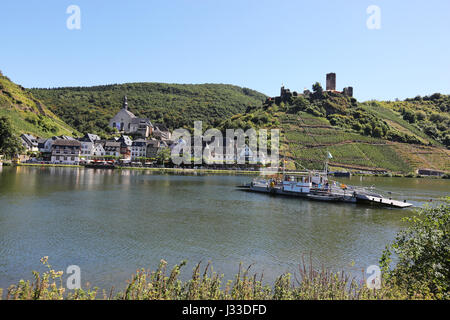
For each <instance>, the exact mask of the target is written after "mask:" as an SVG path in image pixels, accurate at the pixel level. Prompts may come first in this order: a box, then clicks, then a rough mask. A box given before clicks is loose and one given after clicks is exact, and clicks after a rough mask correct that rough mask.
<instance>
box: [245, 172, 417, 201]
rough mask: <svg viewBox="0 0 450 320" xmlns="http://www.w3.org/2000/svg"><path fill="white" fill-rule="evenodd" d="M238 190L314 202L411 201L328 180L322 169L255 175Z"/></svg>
mask: <svg viewBox="0 0 450 320" xmlns="http://www.w3.org/2000/svg"><path fill="white" fill-rule="evenodd" d="M238 188H239V189H242V190H246V191H251V192H260V193H270V194H275V195H285V196H294V197H300V198H306V199H310V200H315V201H328V202H347V203H366V204H367V203H369V204H375V205H381V206H388V207H395V208H407V207H410V206H412V204H411V203H408V202H406V200H404V201H399V200H394V199H392V198H390V197H386V196H383V195H382V194H381V193H376V192H374V191H373V190H371V189H373V188H364V187H357V186H349V185H346V184H343V183H339V182H337V181H334V180H330V179H328V175H327V173H325V172H316V171H309V172H296V173H284V174H282V175H280V176H274V177H271V178H269V179H262V178H256V179H254V180H253V181H252V182H251V183H249V184H247V185H243V186H238Z"/></svg>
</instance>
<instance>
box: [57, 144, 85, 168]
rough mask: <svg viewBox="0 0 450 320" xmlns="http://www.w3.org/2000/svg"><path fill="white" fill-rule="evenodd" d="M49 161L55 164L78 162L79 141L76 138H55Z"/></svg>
mask: <svg viewBox="0 0 450 320" xmlns="http://www.w3.org/2000/svg"><path fill="white" fill-rule="evenodd" d="M51 150H52V151H51V152H52V155H51V162H52V163H57V164H79V163H80V151H81V143H80V142H79V141H77V140H64V139H58V140H55V141H54V142H53V144H52V147H51Z"/></svg>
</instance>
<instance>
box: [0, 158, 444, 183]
mask: <svg viewBox="0 0 450 320" xmlns="http://www.w3.org/2000/svg"><path fill="white" fill-rule="evenodd" d="M3 165H4V166H19V167H20V166H23V167H61V168H85V167H84V166H83V165H66V164H52V163H42V164H41V163H18V164H12V163H8V162H4V163H3ZM115 170H138V171H152V172H161V173H180V174H189V173H205V174H207V173H209V174H234V175H258V172H259V171H257V170H241V169H207V168H203V169H201V168H196V169H192V168H154V167H153V168H151V167H121V166H117V167H116V168H115ZM296 172H297V171H288V172H287V173H296ZM351 174H352V175H353V176H367V177H387V178H421V179H450V175H449V174H444V175H443V176H425V175H419V174H415V173H408V174H400V173H392V172H388V173H353V172H351Z"/></svg>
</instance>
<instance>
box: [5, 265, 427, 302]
mask: <svg viewBox="0 0 450 320" xmlns="http://www.w3.org/2000/svg"><path fill="white" fill-rule="evenodd" d="M41 262H42V263H43V264H44V265H45V266H46V267H47V271H45V272H43V273H42V274H41V273H39V272H37V271H33V276H34V280H33V281H25V280H21V281H19V283H18V284H15V285H11V286H10V287H9V288H8V289H7V291H6V299H7V300H63V299H66V300H94V299H104V300H366V299H368V300H386V299H389V300H393V299H401V300H404V299H430V298H431V297H429V296H423V295H420V294H414V295H407V294H406V293H405V291H403V290H402V289H400V288H398V287H391V286H388V285H387V284H384V283H382V286H381V288H380V289H369V288H368V287H367V286H366V284H365V280H364V281H357V280H356V279H355V278H353V277H351V276H349V275H348V274H346V273H345V272H337V273H335V272H332V271H330V270H326V269H321V270H317V269H314V268H313V266H312V262H311V259H310V261H309V262H305V260H304V258H303V259H302V263H301V265H300V266H299V269H298V272H297V273H295V274H294V275H292V274H289V273H285V274H282V275H280V276H279V277H278V278H277V279H276V280H275V282H274V283H273V284H272V285H265V284H264V281H263V280H264V279H263V275H262V274H261V275H258V274H256V273H255V274H252V273H251V266H249V267H247V268H243V266H242V264H241V265H239V271H238V273H237V274H236V275H235V276H234V279H233V280H228V281H224V276H223V275H219V274H218V273H217V272H215V271H214V270H213V267H212V265H211V263H210V262H208V263H207V264H206V265H205V266H203V267H202V265H201V263H198V264H197V265H196V267H195V268H194V269H193V272H192V276H191V278H190V279H189V280H187V281H182V280H180V279H179V275H180V270H181V268H182V267H184V266H185V265H186V261H183V262H181V263H180V264H178V265H175V266H174V267H173V268H172V269H169V268H168V267H167V262H166V261H164V260H161V262H160V264H159V267H158V268H157V269H156V270H154V271H151V270H145V269H140V270H137V272H136V274H134V275H132V277H131V278H130V280H129V281H128V284H127V286H126V287H125V289H124V290H123V291H118V292H115V290H114V288H110V289H108V290H100V289H99V288H98V287H87V288H84V289H83V288H80V289H75V290H70V291H69V290H67V289H66V288H65V287H64V283H63V280H62V276H63V271H55V270H54V269H53V268H52V267H51V265H50V264H49V263H48V257H44V258H42V259H41ZM169 270H170V271H169ZM0 293H1V292H0ZM0 296H1V297H3V294H1V295H0Z"/></svg>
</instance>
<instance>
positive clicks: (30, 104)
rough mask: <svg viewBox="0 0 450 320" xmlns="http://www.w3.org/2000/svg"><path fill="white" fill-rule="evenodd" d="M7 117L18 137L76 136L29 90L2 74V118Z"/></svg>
mask: <svg viewBox="0 0 450 320" xmlns="http://www.w3.org/2000/svg"><path fill="white" fill-rule="evenodd" d="M1 116H6V117H8V118H9V120H10V122H11V127H12V130H13V132H14V133H15V134H16V135H19V134H21V133H30V134H33V135H35V136H39V137H50V136H54V135H76V134H78V132H77V131H76V130H75V129H73V128H71V127H70V126H69V125H67V124H66V123H64V122H63V121H62V120H61V119H60V118H59V117H58V116H56V115H55V114H54V113H53V112H52V111H50V110H49V109H48V108H47V106H46V105H45V104H44V103H42V102H41V101H39V100H38V99H36V97H35V96H34V95H33V94H32V93H31V92H30V91H29V90H27V89H25V88H23V87H22V86H19V85H17V84H15V83H13V82H12V81H11V80H10V79H9V78H8V77H6V76H4V75H3V74H2V73H1V72H0V117H1Z"/></svg>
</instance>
